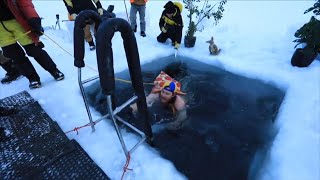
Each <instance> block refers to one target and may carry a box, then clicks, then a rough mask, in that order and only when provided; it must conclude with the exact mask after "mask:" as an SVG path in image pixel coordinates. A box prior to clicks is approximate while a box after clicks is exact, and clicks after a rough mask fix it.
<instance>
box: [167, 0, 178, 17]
mask: <svg viewBox="0 0 320 180" xmlns="http://www.w3.org/2000/svg"><path fill="white" fill-rule="evenodd" d="M164 8H165V13H166V15H167V16H168V17H169V18H171V17H172V16H173V14H174V13H175V12H176V7H175V5H174V4H173V2H172V1H169V2H168V3H167V4H166V5H165V6H164Z"/></svg>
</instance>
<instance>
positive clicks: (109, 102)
mask: <svg viewBox="0 0 320 180" xmlns="http://www.w3.org/2000/svg"><path fill="white" fill-rule="evenodd" d="M98 78H99V76H95V77H91V78H89V79H86V80H83V81H82V78H81V68H78V83H79V87H80V90H81V95H82V98H83V101H84V104H85V107H86V110H87V114H88V117H89V121H90V126H91V129H92V132H95V127H94V125H95V124H96V123H97V122H99V121H101V120H103V119H106V118H108V119H111V120H112V122H113V125H114V127H115V130H116V132H117V136H118V138H119V140H120V143H121V146H122V149H123V152H124V154H125V156H126V157H128V156H129V154H132V153H133V152H134V151H135V150H136V149H137V148H138V146H139V145H141V144H142V143H143V142H144V141H146V139H147V138H146V135H145V134H144V132H142V131H140V130H139V129H137V128H136V127H134V126H133V125H131V124H129V123H128V122H126V121H125V120H124V119H122V118H121V117H119V116H118V115H117V114H118V113H119V112H120V111H121V110H122V109H124V108H125V107H127V106H129V105H130V104H131V103H133V102H135V101H136V100H137V99H138V97H137V96H133V97H132V98H130V99H129V100H127V101H126V102H125V103H123V104H122V105H120V106H118V107H116V109H115V110H112V100H111V95H108V96H107V109H108V114H106V115H104V116H102V117H100V118H99V119H97V120H95V121H93V119H92V115H91V112H90V108H89V104H88V100H87V96H86V94H85V91H84V87H83V85H84V84H85V83H88V82H91V81H93V80H95V79H98ZM117 121H119V122H121V123H123V124H124V125H126V126H127V127H128V128H130V129H132V130H133V131H135V132H136V133H138V134H139V135H140V136H141V140H140V141H139V142H137V143H136V144H135V145H134V146H133V147H132V148H131V149H130V150H128V148H127V147H126V144H125V142H124V140H123V137H122V134H121V131H120V129H119V126H118V123H117Z"/></svg>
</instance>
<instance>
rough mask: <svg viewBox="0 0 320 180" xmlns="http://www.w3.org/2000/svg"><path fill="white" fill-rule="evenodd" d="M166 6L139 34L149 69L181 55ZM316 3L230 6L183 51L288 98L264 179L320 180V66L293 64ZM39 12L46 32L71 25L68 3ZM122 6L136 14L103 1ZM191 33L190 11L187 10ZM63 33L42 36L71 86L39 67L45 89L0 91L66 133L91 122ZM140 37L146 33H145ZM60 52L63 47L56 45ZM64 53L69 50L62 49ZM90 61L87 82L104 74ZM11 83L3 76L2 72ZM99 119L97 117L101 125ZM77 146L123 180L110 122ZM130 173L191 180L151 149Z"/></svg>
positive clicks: (140, 153) (89, 55)
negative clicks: (19, 97) (171, 40)
mask: <svg viewBox="0 0 320 180" xmlns="http://www.w3.org/2000/svg"><path fill="white" fill-rule="evenodd" d="M165 3H166V2H165V1H156V2H154V1H150V2H148V4H147V10H146V11H147V12H146V21H147V31H146V33H147V37H146V38H142V37H141V36H140V35H139V33H137V34H136V38H137V43H138V47H139V53H140V60H141V62H142V64H144V63H147V62H151V61H152V60H153V59H156V58H159V57H164V56H168V55H170V54H173V53H174V50H173V48H172V46H171V45H169V44H159V43H158V42H157V41H156V36H157V35H158V34H159V33H160V31H159V27H158V20H159V17H160V14H161V12H162V10H163V8H162V7H163V5H164V4H165ZM313 3H314V1H229V2H228V3H227V4H226V6H225V12H224V17H223V18H222V20H221V22H220V23H219V25H218V26H213V25H212V22H209V21H207V22H204V25H206V26H205V29H204V30H203V31H202V32H197V34H196V35H197V42H196V45H195V47H194V48H191V49H187V48H185V47H184V46H183V45H182V46H181V48H180V49H179V55H183V56H188V57H191V58H194V59H198V60H199V61H203V62H205V63H208V64H212V65H215V66H219V67H221V68H223V69H225V70H227V71H230V72H233V73H235V74H239V75H242V76H246V77H250V78H256V79H259V80H262V81H264V82H267V83H271V84H273V85H276V86H278V87H279V88H281V89H282V90H283V91H285V92H286V96H285V99H284V101H283V103H282V105H281V108H280V111H279V114H278V117H277V119H276V126H277V127H278V128H279V133H278V134H277V136H276V138H275V140H274V143H273V145H272V147H271V149H270V152H269V154H268V158H267V161H266V165H265V167H264V169H263V170H262V174H261V179H264V180H269V179H275V180H294V179H297V180H302V179H303V180H319V179H320V171H319V169H320V62H319V61H318V60H316V61H314V62H313V63H312V64H311V65H310V66H309V67H308V68H297V67H292V66H291V65H290V59H291V56H292V54H293V52H294V46H295V44H294V43H293V42H292V41H293V40H294V36H293V34H294V32H295V31H296V30H297V29H298V28H300V27H301V26H302V25H303V24H304V23H306V22H307V21H308V20H309V19H310V17H311V15H312V14H311V13H310V14H307V15H304V14H303V12H304V11H305V9H307V8H309V7H311V6H312V5H313ZM34 4H35V6H36V9H37V10H38V13H39V14H40V16H41V17H43V18H44V19H43V26H51V25H54V24H55V21H56V19H55V15H56V14H60V19H61V20H63V19H67V11H66V8H65V6H64V4H63V2H62V1H34ZM110 4H113V5H115V10H114V12H115V13H116V14H117V16H118V17H122V18H125V19H126V18H127V17H126V9H125V8H127V10H128V12H129V10H130V4H129V1H126V6H125V5H124V2H123V1H102V5H103V6H104V7H105V8H106V7H107V6H108V5H110ZM182 13H183V17H184V22H185V26H187V22H188V21H187V17H186V14H187V12H186V10H183V12H182ZM61 28H62V29H61V30H47V31H46V32H45V35H44V36H42V38H41V39H42V41H43V42H44V44H45V45H46V47H45V49H46V50H47V52H48V53H49V54H50V55H51V57H52V58H53V59H54V61H55V62H56V64H57V65H58V67H59V69H60V70H61V71H62V72H64V73H65V75H66V79H65V80H63V81H61V82H55V81H54V80H53V78H52V77H51V75H50V74H49V73H47V72H46V71H45V70H44V69H42V68H41V67H40V66H39V65H38V64H37V63H36V62H35V61H34V60H32V62H33V64H34V65H35V67H36V69H37V72H38V73H39V74H40V77H41V81H42V84H43V87H41V88H40V89H34V90H29V88H28V81H27V79H26V78H23V79H20V80H18V81H15V82H12V83H11V84H9V85H0V93H1V94H0V98H4V97H7V96H10V95H13V94H16V93H19V92H21V91H23V90H26V91H28V92H29V93H30V94H31V95H32V96H33V97H34V98H35V99H36V100H37V101H39V103H40V104H41V106H42V107H43V108H44V109H45V111H46V112H47V113H48V114H49V115H50V117H51V118H52V119H53V120H55V121H57V122H58V124H59V125H60V127H61V128H62V129H63V131H65V132H66V131H69V130H72V129H73V128H75V127H78V126H81V125H84V124H86V123H88V118H87V114H86V110H85V108H84V105H83V100H82V97H81V94H80V91H79V86H78V82H77V68H75V67H74V66H73V57H72V55H70V54H68V53H67V52H69V53H71V54H73V43H72V38H71V37H72V34H70V32H68V31H67V23H62V22H61ZM185 30H186V27H185V28H184V33H185ZM138 32H139V29H138ZM211 36H214V38H215V42H216V44H217V45H218V46H219V47H220V48H221V49H222V52H221V54H220V55H219V56H210V55H209V52H208V45H209V44H207V43H205V41H206V40H209V39H210V38H211ZM56 43H57V44H58V45H59V46H58V45H57V44H56ZM112 43H113V52H114V61H115V67H114V68H115V70H116V72H119V71H122V70H124V69H127V63H126V57H125V53H124V49H123V45H122V39H121V37H120V35H119V33H117V34H116V35H115V37H114V38H113V40H112ZM62 48H63V49H64V50H63V49H62ZM86 49H87V52H86V55H85V61H86V65H87V67H90V68H87V67H86V68H84V70H83V73H84V76H85V77H84V78H86V77H91V76H94V75H97V74H98V73H97V71H96V69H97V66H96V56H95V52H90V51H88V47H86ZM66 51H67V52H66ZM0 76H1V77H3V76H4V71H3V70H1V71H0ZM99 116H100V114H99V113H97V112H94V118H95V119H96V118H98V117H99ZM67 135H68V137H69V138H70V139H76V140H77V141H78V142H79V143H80V144H81V146H82V147H83V148H84V149H85V150H86V151H87V153H88V154H89V155H90V156H91V158H92V159H93V160H94V161H95V162H96V163H97V164H98V165H99V166H100V167H101V168H102V169H103V170H104V171H105V172H106V174H107V175H108V176H109V177H111V178H112V179H120V178H121V175H122V172H123V166H124V164H125V161H126V159H125V156H124V154H123V151H122V148H121V145H120V143H119V140H118V138H117V135H116V133H115V130H114V128H113V125H112V124H111V123H110V122H101V123H99V124H98V125H97V126H96V132H95V133H91V129H90V127H88V128H83V129H81V130H80V131H79V135H77V134H76V133H73V132H72V133H68V134H67ZM123 135H124V140H125V142H126V143H127V145H128V146H129V147H131V146H133V145H134V144H135V143H136V142H137V141H138V140H139V138H138V136H136V135H134V134H131V133H127V132H124V133H123ZM129 167H130V168H132V169H133V171H129V172H127V173H126V175H125V179H139V180H140V179H166V180H168V179H175V180H177V179H185V178H186V177H184V176H183V175H182V174H180V173H179V172H178V171H177V170H176V169H175V168H174V165H173V164H172V163H171V162H170V161H168V160H166V159H163V158H161V157H160V155H159V153H158V152H157V151H155V150H154V149H152V148H151V147H149V146H148V145H147V144H143V145H142V146H140V147H139V148H138V149H137V150H136V151H135V152H134V154H133V155H132V158H131V161H130V166H129Z"/></svg>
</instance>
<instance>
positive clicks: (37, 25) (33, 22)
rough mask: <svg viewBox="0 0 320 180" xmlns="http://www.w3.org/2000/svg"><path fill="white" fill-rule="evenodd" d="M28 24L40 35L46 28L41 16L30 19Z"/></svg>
mask: <svg viewBox="0 0 320 180" xmlns="http://www.w3.org/2000/svg"><path fill="white" fill-rule="evenodd" d="M28 24H29V25H30V26H31V31H32V32H33V33H34V34H36V35H38V36H41V35H43V33H44V30H43V28H42V26H41V19H40V18H39V17H35V18H31V19H29V20H28Z"/></svg>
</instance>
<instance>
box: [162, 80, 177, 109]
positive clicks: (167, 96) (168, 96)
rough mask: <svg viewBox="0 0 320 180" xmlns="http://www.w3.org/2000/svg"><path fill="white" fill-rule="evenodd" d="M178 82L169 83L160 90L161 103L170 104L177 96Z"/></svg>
mask: <svg viewBox="0 0 320 180" xmlns="http://www.w3.org/2000/svg"><path fill="white" fill-rule="evenodd" d="M175 90H176V84H175V83H174V82H172V81H171V82H169V83H167V84H166V85H165V86H164V88H163V89H162V90H161V92H160V101H161V103H164V104H168V103H170V102H171V101H172V99H173V98H174V97H175V95H176V93H175Z"/></svg>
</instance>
